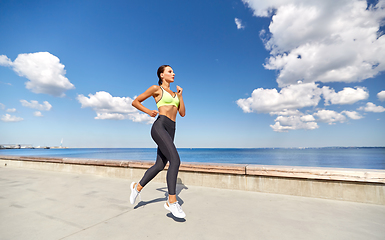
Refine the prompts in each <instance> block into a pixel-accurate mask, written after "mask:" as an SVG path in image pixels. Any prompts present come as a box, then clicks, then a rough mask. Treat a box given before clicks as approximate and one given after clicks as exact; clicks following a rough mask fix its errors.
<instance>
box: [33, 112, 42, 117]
mask: <svg viewBox="0 0 385 240" xmlns="http://www.w3.org/2000/svg"><path fill="white" fill-rule="evenodd" d="M33 115H34V116H35V117H43V114H42V113H41V112H40V111H36V112H33Z"/></svg>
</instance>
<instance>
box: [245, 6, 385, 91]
mask: <svg viewBox="0 0 385 240" xmlns="http://www.w3.org/2000/svg"><path fill="white" fill-rule="evenodd" d="M243 2H245V3H247V5H248V6H249V7H250V8H251V9H252V10H253V11H254V15H255V16H258V17H269V16H272V21H271V23H270V26H269V33H268V34H263V33H264V31H262V32H261V34H262V35H263V36H265V35H267V36H268V38H265V39H263V41H264V43H265V47H266V49H267V50H269V51H270V54H271V57H270V58H269V59H268V60H267V62H266V64H265V67H266V68H267V69H271V70H278V71H279V74H278V78H277V82H278V84H279V86H280V87H283V86H287V85H290V84H293V83H296V82H297V81H298V80H302V81H303V82H317V81H320V82H324V83H326V82H359V81H362V80H364V79H367V78H371V77H374V76H375V75H377V74H378V73H379V72H381V71H384V70H385V48H383V46H384V45H385V36H384V35H382V36H379V35H378V30H379V28H380V25H381V24H382V21H383V19H384V17H385V8H384V6H385V4H384V1H378V3H377V5H376V6H371V7H370V8H367V2H366V1H360V0H333V1H332V0H325V1H319V0H288V1H282V0H272V1H264V0H243Z"/></svg>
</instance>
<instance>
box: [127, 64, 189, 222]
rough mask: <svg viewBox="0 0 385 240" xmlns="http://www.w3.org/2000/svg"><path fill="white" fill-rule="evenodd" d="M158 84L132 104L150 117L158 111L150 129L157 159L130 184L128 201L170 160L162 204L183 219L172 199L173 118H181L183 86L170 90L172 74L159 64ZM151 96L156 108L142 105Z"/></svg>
mask: <svg viewBox="0 0 385 240" xmlns="http://www.w3.org/2000/svg"><path fill="white" fill-rule="evenodd" d="M157 75H158V78H159V82H158V83H159V86H157V85H153V86H151V87H150V88H149V89H147V90H146V91H145V92H144V93H142V94H140V95H139V96H138V97H137V98H136V99H135V100H134V101H133V102H132V106H134V107H135V108H137V109H139V110H140V111H142V112H145V113H147V114H148V115H150V116H151V117H155V116H156V115H158V114H159V116H158V118H157V120H156V121H155V122H154V124H153V125H152V128H151V136H152V139H153V140H154V141H155V142H156V144H157V145H158V150H157V158H156V162H155V164H154V166H152V167H151V168H149V169H148V170H147V171H146V173H145V174H144V176H143V178H142V179H141V180H140V181H139V183H135V182H132V183H131V196H130V202H131V204H134V203H135V200H136V197H137V196H138V194H139V193H140V191H141V190H142V188H143V187H144V186H146V184H147V183H148V182H150V181H151V180H152V179H153V178H154V177H155V176H156V175H157V174H158V173H159V172H160V171H162V170H163V169H164V167H165V166H166V164H167V162H169V163H170V165H169V168H168V170H167V188H168V194H169V195H168V200H167V202H166V203H165V204H164V207H165V208H166V209H167V210H169V211H171V213H172V214H173V215H174V216H175V217H178V218H184V217H185V216H186V214H185V213H184V212H183V210H182V208H181V206H180V205H179V203H178V201H177V199H176V181H177V176H178V171H179V165H180V159H179V154H178V152H177V150H176V147H175V145H174V135H175V120H176V115H177V113H178V112H179V114H180V116H182V117H184V116H185V114H186V109H185V106H184V102H183V97H182V92H183V89H182V88H181V87H179V86H176V89H177V92H176V93H174V92H172V91H171V90H170V84H171V83H172V82H174V77H175V73H174V71H173V70H172V68H171V67H170V66H169V65H162V66H160V67H159V68H158V72H157ZM151 96H152V97H154V99H155V101H156V105H157V107H158V111H156V110H150V109H148V108H146V107H144V106H143V105H142V102H143V101H144V100H146V99H147V98H149V97H151Z"/></svg>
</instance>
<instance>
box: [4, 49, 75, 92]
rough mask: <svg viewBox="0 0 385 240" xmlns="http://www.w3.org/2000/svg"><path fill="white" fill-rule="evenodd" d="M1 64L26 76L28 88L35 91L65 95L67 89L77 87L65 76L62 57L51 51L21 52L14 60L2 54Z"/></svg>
mask: <svg viewBox="0 0 385 240" xmlns="http://www.w3.org/2000/svg"><path fill="white" fill-rule="evenodd" d="M0 65H2V66H10V67H12V68H13V70H14V71H15V72H16V73H17V74H18V75H19V76H21V77H26V78H27V79H28V80H29V81H27V82H26V83H25V85H26V88H27V89H29V90H31V91H32V92H34V93H45V94H49V95H52V96H56V97H63V96H65V94H64V92H65V91H67V90H69V89H73V88H75V87H74V85H73V84H72V83H71V82H70V81H69V80H68V79H67V78H66V77H65V74H66V71H65V70H64V65H63V64H61V63H60V59H59V58H58V57H56V56H54V55H52V54H51V53H49V52H36V53H25V54H19V55H18V56H17V58H16V59H15V61H14V62H12V61H11V60H10V59H9V58H8V57H7V56H4V55H1V56H0Z"/></svg>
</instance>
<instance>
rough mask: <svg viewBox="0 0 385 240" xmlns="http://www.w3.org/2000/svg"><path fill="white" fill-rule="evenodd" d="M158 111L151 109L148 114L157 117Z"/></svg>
mask: <svg viewBox="0 0 385 240" xmlns="http://www.w3.org/2000/svg"><path fill="white" fill-rule="evenodd" d="M158 113H159V112H158V111H156V110H151V111H150V112H149V113H148V115H150V117H156V115H158Z"/></svg>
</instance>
